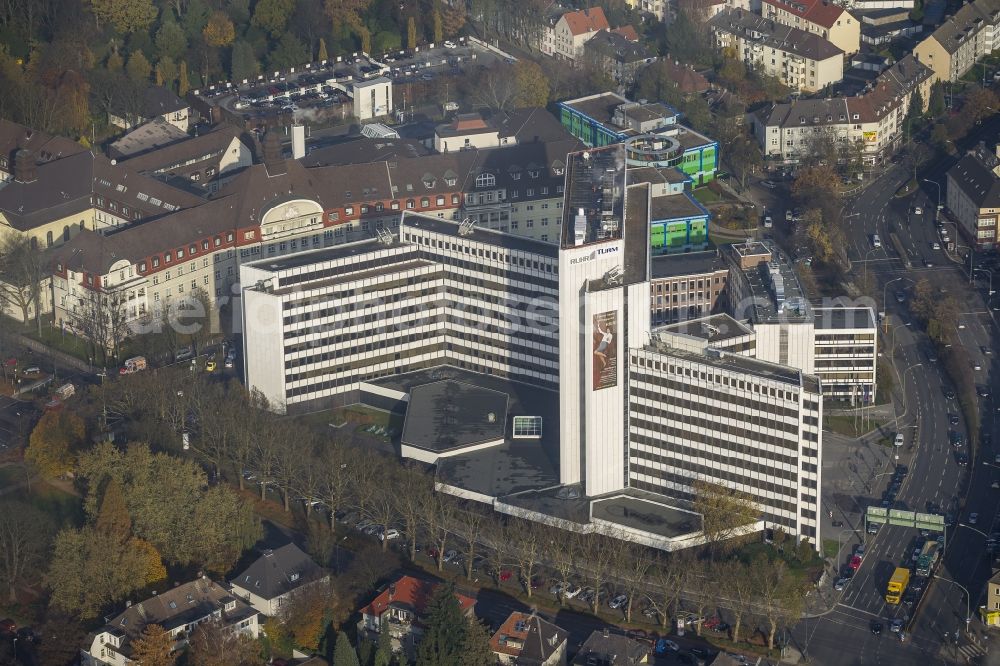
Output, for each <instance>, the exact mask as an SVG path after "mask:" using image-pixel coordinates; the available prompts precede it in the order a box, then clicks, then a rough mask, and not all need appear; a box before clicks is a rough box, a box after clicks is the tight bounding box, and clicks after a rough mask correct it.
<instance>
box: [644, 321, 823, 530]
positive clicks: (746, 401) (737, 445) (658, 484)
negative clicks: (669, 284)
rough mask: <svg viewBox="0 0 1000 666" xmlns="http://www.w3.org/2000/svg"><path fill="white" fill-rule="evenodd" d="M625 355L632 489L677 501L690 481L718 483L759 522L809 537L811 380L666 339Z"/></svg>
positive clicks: (817, 430)
mask: <svg viewBox="0 0 1000 666" xmlns="http://www.w3.org/2000/svg"><path fill="white" fill-rule="evenodd" d="M629 354H630V356H631V358H630V375H629V385H630V388H629V466H628V473H629V485H630V486H631V487H634V488H638V489H641V490H646V491H649V492H653V493H657V494H661V495H665V496H667V497H671V498H673V499H675V500H679V501H682V502H685V501H691V500H693V499H694V494H693V489H692V485H691V484H692V480H693V479H700V480H702V481H708V482H710V483H716V484H720V485H723V486H726V487H729V488H733V489H736V490H739V491H741V492H743V493H745V494H746V495H748V496H750V497H752V498H753V499H754V500H755V502H756V503H757V505H758V506H759V507H760V508H761V511H762V513H761V521H762V523H764V524H766V525H768V526H771V527H781V528H782V529H783V530H785V531H787V532H789V533H792V534H796V535H799V536H805V537H809V538H810V539H813V540H815V539H816V538H818V536H819V521H818V510H819V492H820V487H821V481H822V478H821V477H822V470H821V448H822V447H821V443H820V442H821V439H822V420H823V406H822V404H823V401H822V393H821V389H820V382H819V380H818V379H817V378H816V377H815V376H812V375H809V374H806V373H804V372H802V371H801V370H798V369H795V368H789V367H788V366H783V365H777V364H773V363H766V362H763V361H759V360H757V359H753V358H748V357H747V356H744V355H743V354H739V353H727V352H722V351H719V350H717V349H715V348H713V347H710V346H709V343H708V341H707V340H704V339H700V337H694V336H686V335H680V334H674V333H666V332H662V333H654V335H653V338H652V342H650V343H648V344H646V345H644V346H643V347H642V348H640V349H630V350H629Z"/></svg>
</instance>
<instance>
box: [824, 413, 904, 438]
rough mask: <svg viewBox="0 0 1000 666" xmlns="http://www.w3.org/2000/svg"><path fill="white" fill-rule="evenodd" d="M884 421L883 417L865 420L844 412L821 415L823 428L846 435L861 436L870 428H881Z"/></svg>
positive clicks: (870, 429) (869, 430)
mask: <svg viewBox="0 0 1000 666" xmlns="http://www.w3.org/2000/svg"><path fill="white" fill-rule="evenodd" d="M886 423H888V421H886V420H883V419H875V418H869V419H867V420H865V419H862V418H861V417H860V416H858V417H855V416H848V415H846V414H829V415H824V416H823V429H824V430H829V431H830V432H835V433H837V434H838V435H845V436H847V437H861V436H862V435H864V434H866V433H869V432H871V431H872V430H876V429H878V428H881V427H882V426H883V425H885V424H886Z"/></svg>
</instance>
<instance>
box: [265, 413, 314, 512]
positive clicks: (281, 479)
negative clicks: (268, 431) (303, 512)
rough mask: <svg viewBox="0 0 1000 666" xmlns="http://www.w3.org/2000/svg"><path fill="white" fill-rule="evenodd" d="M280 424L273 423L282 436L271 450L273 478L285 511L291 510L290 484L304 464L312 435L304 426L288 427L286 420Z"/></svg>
mask: <svg viewBox="0 0 1000 666" xmlns="http://www.w3.org/2000/svg"><path fill="white" fill-rule="evenodd" d="M280 424H281V425H280V426H278V424H275V427H281V429H282V437H281V439H280V440H279V441H277V442H276V444H277V445H276V446H274V448H273V449H272V451H271V455H272V456H273V460H274V469H273V478H274V481H275V483H276V484H277V485H278V489H279V490H280V491H281V501H282V504H283V505H284V508H285V512H289V511H291V510H292V501H291V494H292V486H294V485H295V483H296V480H297V479H298V478H299V475H300V474H301V472H302V469H303V467H304V466H305V465H306V462H307V459H308V454H309V453H310V451H309V447H310V440H311V438H312V436H311V433H309V432H308V431H306V430H305V428H302V427H297V426H295V425H291V427H289V426H290V424H289V423H288V421H287V420H282V421H281V422H280Z"/></svg>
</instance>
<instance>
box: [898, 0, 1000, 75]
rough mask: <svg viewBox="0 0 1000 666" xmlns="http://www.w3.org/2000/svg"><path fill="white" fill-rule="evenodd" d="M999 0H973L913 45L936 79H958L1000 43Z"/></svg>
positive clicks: (920, 59)
mask: <svg viewBox="0 0 1000 666" xmlns="http://www.w3.org/2000/svg"><path fill="white" fill-rule="evenodd" d="M998 26H1000V0H973V1H972V2H967V3H965V4H963V5H962V6H961V7H959V9H958V11H956V12H955V13H954V14H953V15H952V16H949V17H948V18H947V19H945V21H944V23H942V24H941V26H940V27H938V28H937V30H935V31H934V32H932V33H931V34H930V35H928V36H927V37H925V38H924V39H923V41H921V42H920V43H919V44H917V46H916V47H914V49H913V56H914V57H915V58H916V59H917V60H919V61H920V62H922V63H923V64H925V65H927V66H928V67H930V68H931V70H933V72H934V80H935V81H957V80H958V79H959V78H960V77H961V76H962V75H963V74H965V73H966V72H967V71H969V70H970V69H971V68H972V66H973V65H975V64H976V61H977V60H978V59H979V58H982V57H983V56H985V55H989V54H990V53H992V52H993V50H994V49H995V48H997V46H1000V43H998V42H997V39H998V35H997V32H998V31H997V28H998Z"/></svg>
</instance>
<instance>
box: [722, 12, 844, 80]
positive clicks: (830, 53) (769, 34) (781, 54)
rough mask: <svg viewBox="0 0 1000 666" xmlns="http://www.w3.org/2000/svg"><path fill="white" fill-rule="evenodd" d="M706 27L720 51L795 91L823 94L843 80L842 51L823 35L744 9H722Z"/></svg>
mask: <svg viewBox="0 0 1000 666" xmlns="http://www.w3.org/2000/svg"><path fill="white" fill-rule="evenodd" d="M708 24H709V26H710V27H711V29H712V33H713V35H714V36H715V42H716V44H717V45H718V46H719V48H723V49H729V50H731V51H732V52H733V54H734V56H735V57H736V58H737V59H739V60H741V61H742V62H744V63H746V65H747V66H748V67H749V68H750V69H753V70H754V71H757V72H760V73H762V74H767V75H768V76H774V77H776V78H778V80H780V81H781V82H782V83H784V84H785V85H787V86H789V87H791V88H794V89H795V90H800V91H805V92H813V91H817V90H822V89H823V88H824V87H826V86H828V85H832V84H834V83H837V82H838V81H840V80H841V79H843V78H844V50H843V49H841V48H840V47H838V46H836V45H835V44H833V43H832V42H830V41H829V40H828V39H826V38H825V37H823V36H822V35H819V34H816V33H813V32H809V31H807V30H803V29H801V28H796V27H792V26H789V25H785V24H782V23H779V22H777V21H775V20H773V19H769V18H764V17H761V16H757V15H756V14H751V13H750V12H748V11H746V10H743V9H732V8H730V9H725V10H723V11H721V12H719V13H718V14H716V15H715V16H714V17H712V18H711V19H710V20H709V22H708Z"/></svg>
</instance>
